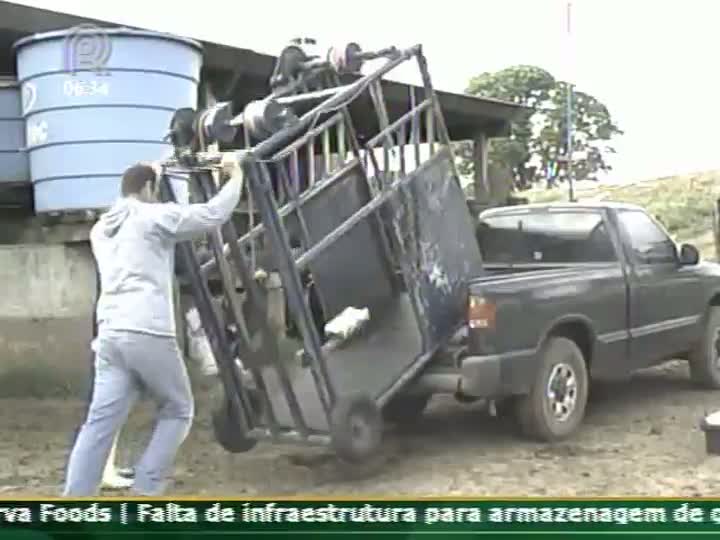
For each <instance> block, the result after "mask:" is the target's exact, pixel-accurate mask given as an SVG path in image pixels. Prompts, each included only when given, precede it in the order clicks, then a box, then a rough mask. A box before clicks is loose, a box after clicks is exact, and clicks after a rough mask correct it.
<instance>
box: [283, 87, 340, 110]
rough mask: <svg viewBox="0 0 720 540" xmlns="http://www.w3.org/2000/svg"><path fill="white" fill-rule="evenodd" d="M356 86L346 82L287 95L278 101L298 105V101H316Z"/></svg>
mask: <svg viewBox="0 0 720 540" xmlns="http://www.w3.org/2000/svg"><path fill="white" fill-rule="evenodd" d="M352 88H354V85H353V84H345V85H341V86H335V87H331V88H323V89H322V90H314V91H312V92H306V93H303V94H294V95H292V96H285V97H280V98H277V102H278V103H279V104H280V105H290V106H292V105H296V104H298V103H305V102H307V101H315V100H317V99H325V98H328V97H331V96H334V95H335V94H338V93H339V92H344V91H346V90H351V89H352Z"/></svg>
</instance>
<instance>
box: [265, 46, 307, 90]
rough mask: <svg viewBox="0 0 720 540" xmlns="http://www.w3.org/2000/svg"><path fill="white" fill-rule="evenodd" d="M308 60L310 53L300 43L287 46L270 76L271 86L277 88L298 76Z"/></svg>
mask: <svg viewBox="0 0 720 540" xmlns="http://www.w3.org/2000/svg"><path fill="white" fill-rule="evenodd" d="M307 60H308V55H307V54H306V53H305V51H304V50H303V48H302V46H301V45H300V44H294V43H293V44H290V45H288V46H287V47H285V48H284V49H283V50H282V52H281V53H280V56H279V57H278V60H277V63H276V64H275V69H274V70H273V74H272V77H271V78H270V86H271V87H273V88H275V87H277V86H280V85H283V84H287V83H288V82H290V81H292V80H293V79H295V78H297V76H298V75H300V73H301V72H302V66H303V64H304V63H305V62H307Z"/></svg>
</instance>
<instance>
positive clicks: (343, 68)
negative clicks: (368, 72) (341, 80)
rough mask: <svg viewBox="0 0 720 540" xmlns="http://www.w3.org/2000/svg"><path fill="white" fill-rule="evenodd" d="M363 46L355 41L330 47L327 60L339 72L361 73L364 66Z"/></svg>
mask: <svg viewBox="0 0 720 540" xmlns="http://www.w3.org/2000/svg"><path fill="white" fill-rule="evenodd" d="M362 52H363V51H362V48H361V47H360V45H358V44H357V43H354V42H350V43H346V44H343V45H335V46H333V47H330V49H329V50H328V53H327V61H328V63H329V64H330V65H331V66H332V68H333V69H334V70H335V72H336V73H338V74H346V73H347V74H350V73H359V72H360V70H361V69H362V66H363V58H362Z"/></svg>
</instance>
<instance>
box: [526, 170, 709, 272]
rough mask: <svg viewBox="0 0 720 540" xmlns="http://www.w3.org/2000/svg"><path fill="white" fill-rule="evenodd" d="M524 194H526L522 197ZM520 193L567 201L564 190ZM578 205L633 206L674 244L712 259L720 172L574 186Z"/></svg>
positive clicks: (538, 198) (538, 199)
mask: <svg viewBox="0 0 720 540" xmlns="http://www.w3.org/2000/svg"><path fill="white" fill-rule="evenodd" d="M525 193H526V194H525ZM525 193H523V195H524V196H527V197H528V198H529V199H530V200H531V202H538V203H547V202H558V201H564V200H567V189H566V187H564V186H563V187H560V188H556V189H552V190H532V191H528V192H525ZM577 198H578V200H579V201H612V202H625V203H631V204H637V205H638V206H642V207H643V208H645V209H646V210H647V211H648V212H650V213H651V214H653V215H654V216H655V217H657V218H658V219H659V220H660V221H661V222H662V223H663V224H664V225H665V227H666V228H667V229H668V231H669V232H670V234H672V235H673V237H674V238H675V239H676V240H677V241H678V242H693V243H695V244H696V245H697V247H698V248H699V249H701V251H702V253H703V258H705V259H713V260H714V259H715V247H714V243H713V235H712V230H713V227H712V213H713V205H714V204H715V201H716V200H717V199H718V198H720V171H710V172H705V173H698V174H691V175H685V176H673V177H668V178H660V179H657V180H649V181H643V182H637V183H633V184H628V185H622V186H603V185H602V184H592V185H589V186H588V185H587V184H586V185H582V186H578V189H577Z"/></svg>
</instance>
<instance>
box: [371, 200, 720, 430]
mask: <svg viewBox="0 0 720 540" xmlns="http://www.w3.org/2000/svg"><path fill="white" fill-rule="evenodd" d="M477 240H478V243H479V247H480V251H481V253H482V256H483V261H484V275H482V276H479V277H477V278H475V279H473V280H471V282H470V285H469V290H468V309H467V321H466V326H465V328H464V329H463V332H461V333H459V335H460V338H459V341H458V346H456V347H455V349H454V351H455V352H454V353H453V354H451V355H445V360H444V361H443V359H439V360H438V361H437V362H434V363H433V364H431V366H430V367H429V368H428V369H427V370H426V372H425V373H424V374H423V375H422V377H421V378H420V381H419V384H418V385H416V388H418V389H422V387H423V385H422V382H423V381H428V380H430V379H433V380H434V381H435V382H434V383H433V384H428V385H426V386H425V387H426V388H429V387H433V388H437V387H438V385H437V380H438V378H439V377H442V376H444V377H446V378H448V377H449V378H450V381H451V382H450V384H449V385H448V386H450V387H451V388H452V389H454V393H455V395H456V397H462V398H464V399H467V400H475V399H485V400H487V401H488V402H489V403H495V404H496V407H495V408H496V410H497V411H499V412H500V413H503V414H504V413H505V412H509V411H513V412H514V413H515V416H516V419H517V421H518V423H519V425H520V427H521V428H522V431H523V432H524V433H525V434H526V435H528V436H531V437H533V438H536V439H540V440H544V441H554V440H559V439H563V438H566V437H568V436H570V435H571V434H572V433H573V432H575V430H576V429H577V428H578V426H579V425H580V424H581V422H582V420H583V417H584V413H585V406H586V403H587V399H588V393H589V390H590V386H591V384H592V383H593V382H595V381H600V380H605V381H608V380H617V379H620V378H624V377H627V376H628V375H629V374H631V373H632V372H633V371H636V370H638V369H642V368H647V367H650V366H653V365H656V364H660V363H663V362H665V361H667V360H670V359H686V360H687V361H688V362H689V365H690V373H691V375H692V378H693V380H694V381H695V382H696V383H698V384H699V385H702V386H704V387H708V388H713V389H717V388H720V358H719V357H720V265H717V264H713V263H707V262H702V263H701V262H700V256H699V252H698V250H697V249H696V248H695V247H693V246H692V245H689V244H683V245H681V246H679V247H678V246H677V245H676V244H675V242H673V240H672V239H671V238H670V236H669V235H668V233H667V232H666V231H665V229H664V228H663V226H662V225H661V224H660V223H658V221H656V220H655V219H654V218H653V217H651V216H650V215H649V214H648V213H647V212H645V211H644V210H643V209H642V208H639V207H637V206H633V205H629V204H615V203H608V204H605V203H603V204H584V203H583V204H580V203H567V204H540V205H521V206H512V207H502V208H495V209H490V210H486V211H484V212H482V213H481V214H480V215H479V219H478V226H477ZM449 357H452V359H451V360H448V358H449ZM412 394H413V393H410V394H409V395H405V396H402V395H401V396H398V397H397V399H395V400H394V401H391V402H390V403H389V404H388V405H387V407H386V411H385V413H386V417H389V418H390V420H393V419H397V418H399V417H400V416H402V415H405V416H407V414H408V413H409V412H410V409H412V408H414V409H415V412H420V411H421V410H422V408H424V404H425V403H426V402H427V400H426V398H427V395H422V393H421V390H418V391H417V392H415V393H414V395H412Z"/></svg>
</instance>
